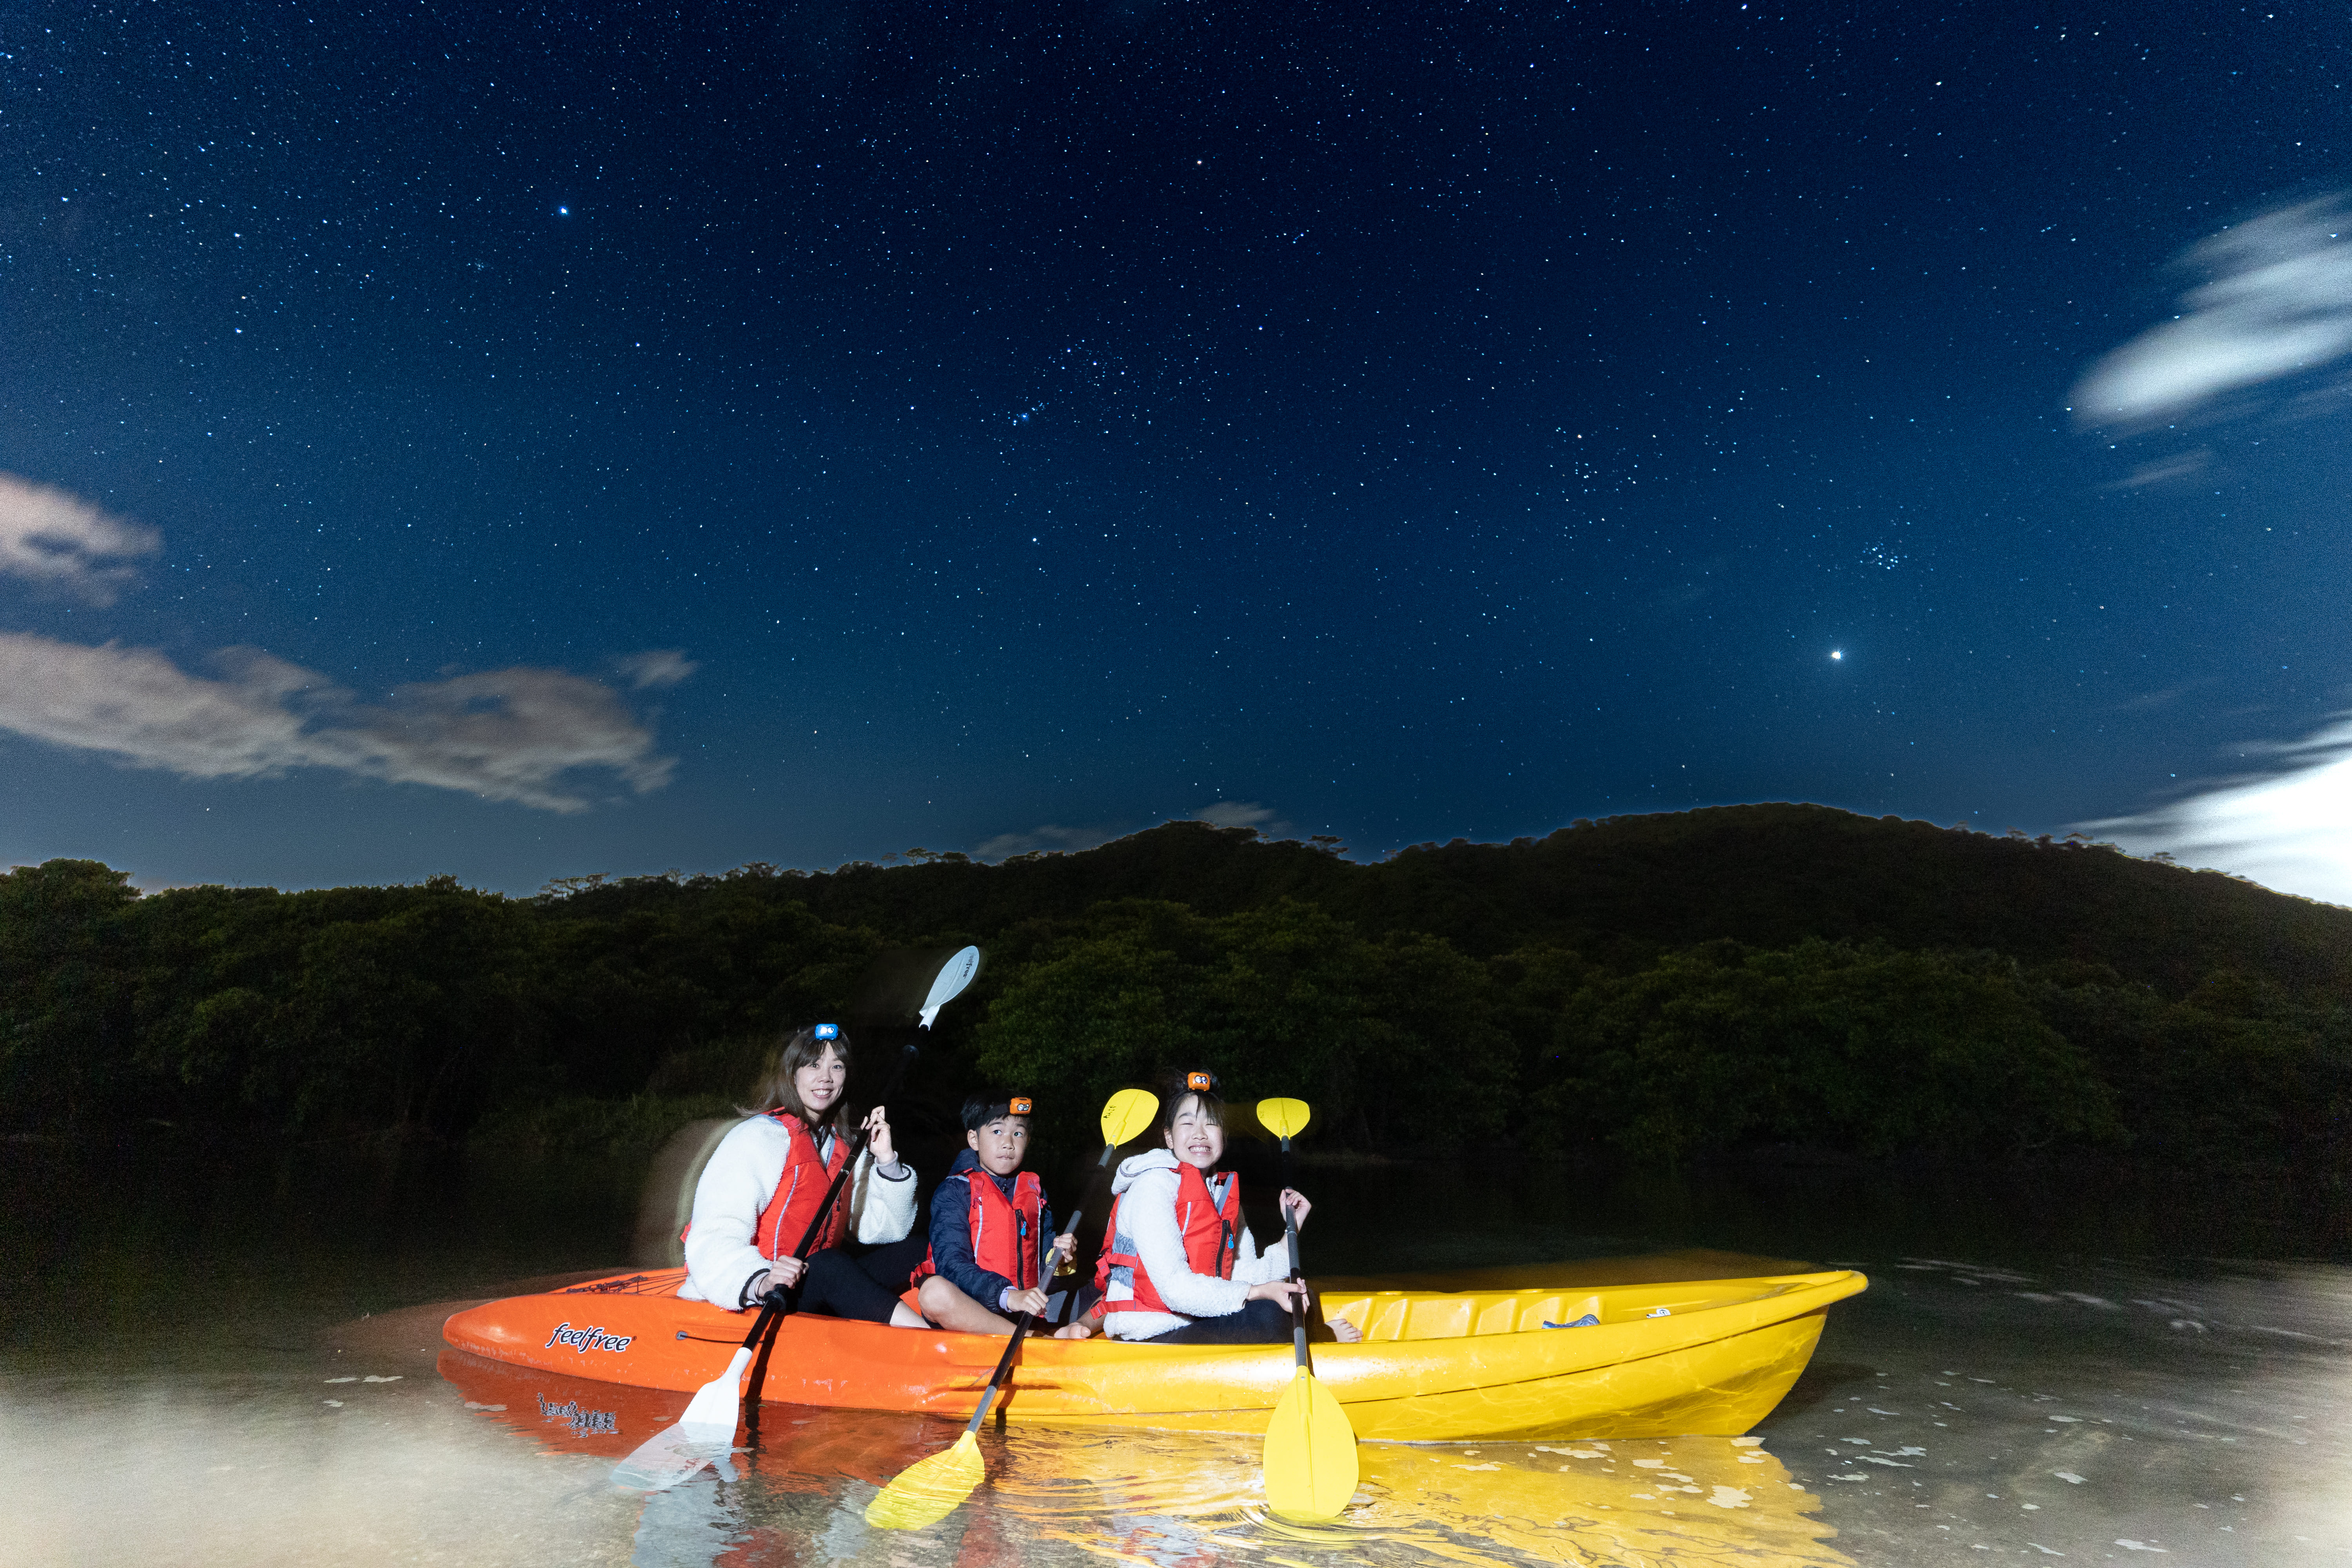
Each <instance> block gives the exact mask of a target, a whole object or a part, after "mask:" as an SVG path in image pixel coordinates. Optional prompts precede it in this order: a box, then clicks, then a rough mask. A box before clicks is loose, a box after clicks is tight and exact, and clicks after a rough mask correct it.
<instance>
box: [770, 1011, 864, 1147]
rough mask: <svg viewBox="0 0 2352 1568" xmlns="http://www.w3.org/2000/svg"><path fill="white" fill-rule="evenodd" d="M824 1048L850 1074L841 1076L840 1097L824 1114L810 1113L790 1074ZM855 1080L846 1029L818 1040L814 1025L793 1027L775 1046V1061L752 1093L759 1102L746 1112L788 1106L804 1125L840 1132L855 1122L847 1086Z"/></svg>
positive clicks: (814, 1059)
mask: <svg viewBox="0 0 2352 1568" xmlns="http://www.w3.org/2000/svg"><path fill="white" fill-rule="evenodd" d="M827 1051H831V1052H832V1053H833V1054H834V1055H835V1056H837V1057H839V1058H841V1059H842V1061H843V1063H844V1064H845V1065H846V1066H847V1067H848V1068H849V1076H848V1077H847V1078H846V1079H844V1080H843V1083H842V1086H841V1098H840V1099H839V1100H835V1101H834V1102H833V1103H832V1104H831V1105H829V1106H827V1107H825V1110H824V1115H822V1116H815V1117H813V1116H811V1115H810V1114H809V1108H808V1107H807V1106H805V1105H803V1104H802V1103H801V1091H800V1088H799V1086H798V1085H797V1084H795V1083H793V1074H794V1073H796V1072H798V1071H800V1069H801V1068H804V1067H806V1066H808V1065H809V1064H810V1063H811V1062H814V1061H816V1060H818V1059H819V1058H822V1057H823V1056H824V1053H825V1052H827ZM856 1081H857V1062H856V1058H854V1057H852V1056H851V1055H850V1054H849V1035H848V1033H847V1032H846V1031H842V1032H840V1033H837V1034H836V1035H835V1037H833V1038H832V1039H829V1040H820V1039H818V1038H817V1037H816V1028H815V1026H814V1025H812V1026H808V1027H805V1028H801V1029H795V1030H794V1031H793V1033H791V1034H789V1035H787V1036H785V1037H784V1040H783V1043H782V1045H780V1046H778V1047H776V1064H775V1066H774V1068H772V1069H771V1070H770V1071H769V1073H768V1076H767V1077H766V1078H765V1079H762V1080H761V1085H760V1092H759V1094H758V1095H757V1096H756V1097H755V1098H756V1099H757V1100H759V1103H758V1104H757V1105H754V1106H751V1107H749V1108H747V1110H746V1114H748V1115H751V1116H764V1115H766V1114H767V1113H768V1112H770V1111H772V1110H788V1111H790V1112H792V1113H793V1115H794V1116H797V1117H799V1118H800V1119H801V1121H802V1123H803V1125H804V1126H809V1127H822V1128H829V1129H831V1130H832V1131H835V1132H839V1131H841V1130H842V1129H843V1128H845V1127H855V1126H856V1125H857V1115H856V1111H854V1110H852V1109H851V1108H850V1104H849V1090H850V1087H851V1086H852V1085H853V1084H855V1083H856Z"/></svg>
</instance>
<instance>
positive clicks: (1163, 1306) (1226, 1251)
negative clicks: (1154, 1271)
mask: <svg viewBox="0 0 2352 1568" xmlns="http://www.w3.org/2000/svg"><path fill="white" fill-rule="evenodd" d="M1224 1182H1225V1201H1224V1202H1223V1203H1222V1204H1219V1203H1217V1202H1215V1201H1213V1199H1212V1198H1211V1197H1210V1195H1209V1184H1208V1180H1207V1178H1205V1177H1203V1176H1202V1174H1201V1167H1199V1166H1198V1165H1193V1164H1183V1163H1180V1164H1179V1165H1178V1166H1177V1169H1176V1227H1177V1229H1178V1230H1179V1231H1181V1232H1182V1234H1183V1237H1184V1261H1185V1262H1186V1263H1188V1264H1190V1265H1191V1266H1192V1272H1193V1273H1195V1274H1213V1275H1215V1276H1216V1277H1217V1278H1218V1279H1232V1278H1233V1277H1234V1258H1235V1257H1236V1255H1238V1254H1239V1252H1240V1250H1241V1234H1242V1179H1241V1178H1240V1177H1239V1176H1235V1175H1230V1174H1229V1175H1227V1176H1226V1177H1225V1178H1224ZM1126 1201H1127V1194H1124V1193H1122V1194H1119V1196H1118V1197H1117V1198H1114V1199H1112V1200H1111V1205H1110V1224H1109V1226H1108V1227H1107V1228H1106V1229H1105V1231H1104V1236H1105V1237H1106V1239H1105V1241H1104V1242H1103V1251H1102V1260H1101V1261H1100V1262H1098V1263H1097V1264H1096V1265H1095V1289H1097V1290H1099V1291H1102V1292H1103V1301H1102V1308H1101V1310H1103V1311H1105V1312H1170V1313H1175V1309H1174V1308H1172V1307H1171V1306H1169V1305H1168V1303H1167V1302H1165V1301H1163V1300H1160V1292H1159V1291H1158V1290H1156V1289H1152V1285H1151V1276H1150V1274H1149V1273H1147V1272H1145V1270H1144V1267H1143V1259H1142V1258H1138V1257H1137V1256H1135V1254H1134V1253H1132V1252H1128V1251H1124V1250H1122V1249H1121V1244H1122V1243H1125V1244H1126V1245H1128V1246H1132V1245H1133V1243H1132V1242H1131V1241H1129V1238H1128V1237H1123V1236H1121V1235H1119V1232H1118V1208H1119V1205H1120V1204H1122V1203H1124V1202H1126ZM1114 1268H1124V1269H1127V1270H1128V1271H1129V1274H1128V1283H1129V1285H1130V1286H1131V1287H1132V1288H1133V1289H1134V1291H1135V1299H1134V1300H1131V1301H1114V1300H1111V1299H1110V1294H1109V1292H1110V1282H1111V1270H1112V1269H1114ZM1175 1315H1177V1316H1181V1315H1182V1314H1181V1313H1175Z"/></svg>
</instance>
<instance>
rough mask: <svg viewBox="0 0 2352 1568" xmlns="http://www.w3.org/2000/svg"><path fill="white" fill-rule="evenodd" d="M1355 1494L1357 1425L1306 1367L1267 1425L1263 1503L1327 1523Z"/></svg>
mask: <svg viewBox="0 0 2352 1568" xmlns="http://www.w3.org/2000/svg"><path fill="white" fill-rule="evenodd" d="M1290 1103H1291V1104H1293V1105H1296V1104H1297V1103H1298V1102H1297V1100H1292V1101H1291V1102H1290ZM1355 1495H1356V1429H1355V1428H1354V1427H1353V1426H1349V1424H1348V1413H1347V1412H1346V1411H1345V1410H1342V1409H1341V1408H1339V1396H1338V1395H1337V1394H1333V1393H1332V1392H1331V1391H1330V1390H1329V1389H1328V1388H1326V1387H1324V1386H1323V1385H1322V1384H1320V1383H1318V1382H1317V1381H1316V1379H1315V1374H1314V1373H1311V1372H1309V1371H1307V1369H1306V1368H1305V1367H1303V1366H1302V1367H1300V1368H1299V1369H1298V1375H1297V1377H1294V1378H1292V1379H1291V1380H1290V1386H1289V1387H1288V1388H1286V1389H1285V1390H1283V1394H1282V1402H1281V1403H1280V1404H1278V1405H1276V1406H1275V1407H1274V1420H1273V1421H1272V1422H1271V1423H1269V1424H1268V1425H1267V1426H1266V1429H1265V1506H1266V1507H1268V1508H1270V1509H1272V1510H1274V1511H1275V1512H1276V1514H1279V1515H1280V1516H1281V1517H1282V1518H1284V1519H1286V1520H1288V1521H1291V1522H1292V1523H1293V1524H1328V1523H1330V1522H1331V1521H1333V1520H1335V1519H1337V1518H1339V1514H1340V1512H1341V1510H1344V1509H1346V1508H1347V1506H1348V1500H1349V1499H1350V1498H1352V1497H1354V1496H1355Z"/></svg>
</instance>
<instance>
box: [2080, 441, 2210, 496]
mask: <svg viewBox="0 0 2352 1568" xmlns="http://www.w3.org/2000/svg"><path fill="white" fill-rule="evenodd" d="M2212 459H2213V454H2212V453H2211V452H2210V451H2208V450H2205V449H2203V448H2201V447H2200V449H2199V450H2197V451H2194V452H2184V453H2182V454H2181V455H2180V456H2179V457H2177V458H2160V459H2158V461H2156V462H2153V463H2142V464H2141V465H2140V466H2139V467H2138V468H2134V469H2133V470H2132V471H2131V472H2130V473H2128V474H2126V475H2125V476H2124V477H2123V478H2122V479H2116V480H2115V481H2114V482H2113V483H2111V484H2106V485H2102V486H2101V487H2099V488H2100V489H2109V490H2136V489H2141V488H2142V487H2144V486H2147V485H2161V484H2168V483H2170V482H2171V481H2172V480H2174V479H2187V478H2188V477H2189V475H2191V474H2195V473H2201V472H2203V471H2204V468H2205V465H2206V464H2208V463H2210V462H2211V461H2212Z"/></svg>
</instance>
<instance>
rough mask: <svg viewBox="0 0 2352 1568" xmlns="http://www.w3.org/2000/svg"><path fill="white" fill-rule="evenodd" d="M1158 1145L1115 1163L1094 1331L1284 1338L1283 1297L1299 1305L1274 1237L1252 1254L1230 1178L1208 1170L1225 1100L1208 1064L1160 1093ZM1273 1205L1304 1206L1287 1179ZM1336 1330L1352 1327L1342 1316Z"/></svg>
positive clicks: (1203, 1339) (1218, 1142)
mask: <svg viewBox="0 0 2352 1568" xmlns="http://www.w3.org/2000/svg"><path fill="white" fill-rule="evenodd" d="M1160 1138H1161V1141H1162V1142H1165V1143H1166V1144H1167V1147H1166V1148H1164V1149H1154V1150H1152V1151H1151V1152H1150V1153H1148V1154H1138V1155H1135V1156H1134V1157H1133V1158H1131V1159H1129V1160H1125V1161H1123V1162H1121V1163H1120V1164H1119V1167H1118V1177H1117V1178H1116V1179H1115V1180H1114V1181H1113V1182H1112V1183H1111V1192H1112V1194H1114V1197H1115V1201H1114V1202H1113V1204H1112V1206H1111V1215H1110V1226H1109V1229H1108V1233H1107V1235H1106V1237H1105V1240H1104V1244H1103V1255H1102V1261H1101V1263H1100V1264H1099V1265H1098V1266H1097V1268H1096V1271H1095V1286H1096V1288H1097V1289H1099V1290H1100V1291H1101V1292H1102V1295H1103V1300H1102V1304H1101V1307H1100V1308H1099V1310H1100V1311H1101V1312H1102V1314H1103V1323H1104V1331H1105V1332H1107V1333H1108V1334H1109V1335H1110V1336H1111V1337H1112V1338H1113V1339H1118V1340H1150V1342H1152V1343H1154V1344H1163V1345H1172V1344H1276V1343H1279V1342H1283V1341H1286V1340H1287V1339H1289V1338H1290V1307H1291V1302H1292V1300H1293V1299H1294V1298H1295V1299H1297V1302H1298V1305H1299V1308H1300V1310H1306V1308H1307V1306H1308V1305H1309V1302H1308V1300H1307V1288H1306V1287H1305V1286H1304V1285H1297V1284H1294V1283H1292V1282H1291V1281H1290V1280H1289V1279H1287V1278H1286V1275H1287V1273H1288V1272H1289V1268H1290V1258H1289V1252H1288V1249H1287V1247H1286V1246H1284V1245H1280V1244H1277V1245H1276V1247H1275V1248H1274V1249H1273V1250H1271V1251H1269V1252H1265V1253H1261V1252H1259V1251H1258V1249H1257V1245H1256V1242H1255V1239H1254V1238H1253V1237H1251V1235H1250V1232H1249V1227H1248V1226H1245V1225H1244V1224H1243V1223H1242V1205H1241V1182H1240V1179H1239V1178H1238V1177H1236V1176H1234V1175H1232V1174H1230V1173H1221V1172H1219V1171H1218V1170H1217V1168H1216V1167H1217V1163H1218V1162H1219V1161H1221V1160H1223V1158H1224V1154H1225V1102H1224V1101H1223V1100H1221V1099H1220V1098H1218V1095H1217V1080H1216V1077H1215V1075H1214V1074H1212V1073H1205V1072H1195V1073H1187V1074H1185V1075H1184V1076H1183V1077H1182V1078H1181V1079H1179V1080H1178V1081H1177V1083H1176V1084H1175V1085H1174V1086H1173V1090H1172V1092H1171V1093H1169V1094H1167V1095H1165V1096H1163V1097H1162V1099H1161V1101H1160ZM1280 1202H1281V1204H1282V1205H1283V1206H1284V1207H1285V1208H1286V1209H1287V1210H1289V1211H1290V1213H1291V1215H1293V1222H1294V1223H1295V1224H1296V1225H1297V1226H1298V1227H1299V1228H1300V1229H1302V1230H1304V1229H1305V1228H1306V1227H1307V1215H1308V1213H1309V1212H1311V1211H1312V1209H1313V1207H1314V1205H1311V1204H1309V1203H1308V1202H1307V1200H1306V1199H1305V1198H1303V1197H1301V1196H1299V1194H1297V1192H1296V1191H1294V1190H1293V1189H1291V1188H1288V1187H1286V1188H1284V1189H1283V1192H1282V1195H1281V1199H1280ZM1331 1331H1332V1333H1333V1334H1334V1335H1335V1336H1336V1337H1337V1338H1339V1339H1342V1340H1348V1341H1353V1340H1355V1339H1357V1338H1358V1337H1359V1336H1358V1334H1357V1332H1356V1328H1355V1325H1354V1324H1352V1323H1349V1322H1348V1321H1345V1320H1342V1321H1339V1322H1335V1323H1333V1324H1332V1325H1331Z"/></svg>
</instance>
